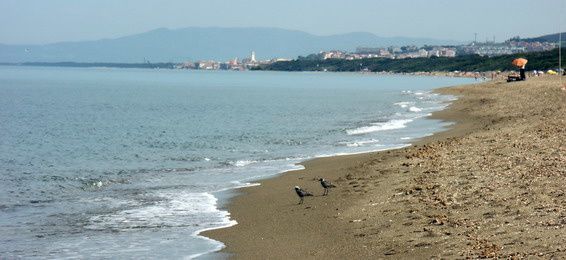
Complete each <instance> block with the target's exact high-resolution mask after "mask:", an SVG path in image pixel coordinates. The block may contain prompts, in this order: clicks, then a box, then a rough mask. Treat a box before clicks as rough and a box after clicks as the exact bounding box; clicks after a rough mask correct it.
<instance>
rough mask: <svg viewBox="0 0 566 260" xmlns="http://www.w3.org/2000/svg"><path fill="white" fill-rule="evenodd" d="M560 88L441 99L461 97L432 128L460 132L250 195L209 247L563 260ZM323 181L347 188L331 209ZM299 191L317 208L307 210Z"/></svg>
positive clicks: (244, 253)
mask: <svg viewBox="0 0 566 260" xmlns="http://www.w3.org/2000/svg"><path fill="white" fill-rule="evenodd" d="M554 81H556V82H558V78H557V77H543V78H533V79H529V81H526V82H519V83H512V84H507V83H503V82H501V81H492V82H487V83H482V84H475V85H465V86H458V87H450V88H442V89H438V90H437V91H438V92H440V93H444V94H450V95H456V96H459V99H458V100H456V101H454V102H453V103H452V105H450V106H449V108H447V109H445V110H442V111H439V112H435V113H434V114H433V116H432V118H434V119H441V120H445V121H452V122H455V123H456V124H454V125H452V126H451V127H450V129H449V130H447V131H443V132H440V133H436V134H434V135H432V136H429V137H425V138H423V139H421V140H418V141H417V142H415V143H414V144H413V145H411V146H409V147H406V148H401V149H396V150H388V151H384V152H377V153H364V154H356V155H345V156H336V157H325V158H317V159H314V160H310V161H306V162H304V163H302V165H304V166H305V168H306V169H305V170H299V171H292V172H287V173H285V174H282V175H279V176H277V177H275V178H271V179H266V180H263V181H260V183H261V185H260V186H254V187H248V188H244V189H241V190H239V193H240V195H238V196H236V197H235V198H233V199H232V200H231V201H230V203H229V205H228V209H229V212H230V213H231V216H232V219H235V220H236V221H237V222H238V225H235V226H232V227H229V228H224V229H216V230H210V231H206V232H202V233H201V235H203V236H206V237H210V238H212V239H215V240H218V241H221V242H222V243H224V244H225V245H226V248H225V249H223V250H222V253H227V254H229V256H230V257H231V258H237V259H250V258H252V259H257V258H265V257H266V256H269V258H289V257H310V258H322V257H330V258H366V257H374V258H376V257H377V258H387V257H393V258H430V257H444V258H446V257H448V258H454V257H473V258H477V257H513V256H519V257H521V256H523V257H526V256H545V257H551V256H554V257H556V256H563V257H564V256H566V253H565V251H566V247H564V246H562V244H564V243H563V242H564V241H566V235H565V234H564V233H565V232H564V225H566V218H565V217H564V211H565V210H566V205H565V203H564V202H563V197H562V196H564V193H563V192H562V193H561V188H560V187H563V186H564V185H566V181H565V180H562V179H556V177H560V176H562V177H564V176H565V175H566V173H565V172H564V170H563V169H566V165H565V164H566V159H565V157H564V156H565V155H564V153H565V151H564V141H561V140H564V137H566V136H565V132H564V130H562V128H564V125H566V124H565V123H564V119H563V116H562V115H564V112H565V107H564V104H565V103H566V98H565V96H566V95H565V93H564V92H562V91H560V90H559V87H558V86H557V84H554ZM527 88H528V89H527ZM551 104H552V105H554V106H550V105H551ZM525 122H528V123H525ZM525 140H528V142H527V141H525ZM538 167H543V169H544V170H537V169H538ZM532 172H535V173H536V174H537V175H536V178H534V179H535V180H536V182H537V183H535V184H536V185H532V184H533V179H529V178H528V176H529V174H531V173H532ZM318 177H324V178H327V179H330V180H332V181H333V183H335V184H336V185H337V186H338V187H337V188H335V189H332V190H331V192H330V194H329V195H328V196H325V197H322V196H320V194H321V193H322V189H321V188H320V185H319V183H318V182H317V181H316V179H317V178H318ZM529 184H530V186H529ZM295 185H299V186H301V187H303V188H306V189H307V190H309V191H311V192H313V193H314V194H315V196H314V197H312V198H311V197H309V198H307V199H306V200H305V203H304V204H303V205H297V202H298V199H297V197H296V196H295V194H294V193H293V191H292V187H293V186H295ZM525 190H529V192H525ZM549 194H550V195H549ZM560 197H562V201H561V200H560ZM525 203H526V204H525ZM541 223H542V224H541Z"/></svg>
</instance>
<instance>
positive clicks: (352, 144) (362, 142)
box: [340, 139, 379, 147]
mask: <svg viewBox="0 0 566 260" xmlns="http://www.w3.org/2000/svg"><path fill="white" fill-rule="evenodd" d="M378 142H379V140H377V139H370V140H360V141H354V142H342V143H340V144H342V145H345V146H348V147H360V146H365V145H368V144H375V143H378Z"/></svg>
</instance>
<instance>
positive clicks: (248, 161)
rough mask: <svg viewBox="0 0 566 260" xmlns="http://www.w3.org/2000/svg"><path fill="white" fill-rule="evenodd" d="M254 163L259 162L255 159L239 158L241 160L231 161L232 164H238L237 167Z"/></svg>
mask: <svg viewBox="0 0 566 260" xmlns="http://www.w3.org/2000/svg"><path fill="white" fill-rule="evenodd" d="M252 163H257V161H254V160H239V161H236V162H231V164H232V165H234V166H236V167H244V166H248V165H250V164H252Z"/></svg>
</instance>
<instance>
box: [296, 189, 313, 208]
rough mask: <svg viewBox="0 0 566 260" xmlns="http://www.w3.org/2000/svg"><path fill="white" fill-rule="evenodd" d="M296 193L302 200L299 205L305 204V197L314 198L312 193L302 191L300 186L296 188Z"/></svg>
mask: <svg viewBox="0 0 566 260" xmlns="http://www.w3.org/2000/svg"><path fill="white" fill-rule="evenodd" d="M295 192H296V193H297V196H299V198H300V199H301V200H300V201H299V204H303V199H304V197H306V196H312V194H311V193H310V192H308V191H306V190H303V189H301V188H300V187H299V186H295Z"/></svg>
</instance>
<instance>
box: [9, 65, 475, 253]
mask: <svg viewBox="0 0 566 260" xmlns="http://www.w3.org/2000/svg"><path fill="white" fill-rule="evenodd" d="M472 81H473V80H470V79H465V78H448V77H419V76H398V75H380V74H371V73H365V74H362V73H323V72H252V71H245V72H232V71H188V70H159V69H115V68H60V67H24V66H0V234H1V235H0V258H26V259H45V258H49V259H51V258H57V259H65V258H118V259H123V258H126V259H139V258H165V259H190V258H204V259H207V258H221V257H222V255H221V254H219V253H217V251H218V250H220V249H221V248H223V246H224V245H223V244H222V242H221V241H215V240H212V239H209V238H206V237H203V236H200V235H199V234H200V232H202V231H204V230H209V229H217V228H222V227H228V226H231V225H236V224H237V220H234V219H231V218H230V212H228V211H227V210H226V207H225V202H226V201H227V200H228V199H229V198H230V196H231V195H227V194H231V193H230V191H233V190H234V189H237V188H240V187H246V186H250V185H258V184H257V183H256V182H257V181H258V180H260V179H262V178H268V177H271V176H275V175H277V174H280V173H282V172H285V171H288V170H297V169H301V168H302V167H301V166H300V165H297V163H299V162H301V161H304V160H308V159H311V158H316V157H324V156H333V155H343V154H353V153H364V152H371V151H379V150H386V149H393V148H398V147H403V146H407V145H409V144H410V143H411V142H412V141H413V140H415V139H416V138H420V137H423V136H427V135H430V134H432V133H434V132H438V131H441V130H442V129H444V128H445V127H446V126H447V125H448V124H450V123H449V122H441V121H438V120H431V119H428V118H427V116H428V115H430V114H431V113H432V112H434V111H438V110H441V109H443V108H445V107H446V106H447V105H448V104H449V102H450V101H451V100H453V99H454V97H452V96H443V95H438V94H435V93H432V92H431V90H432V89H434V88H438V87H444V86H452V85H459V84H466V83H471V82H472ZM282 196H296V195H295V194H294V192H293V190H292V187H289V193H288V194H282Z"/></svg>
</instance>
